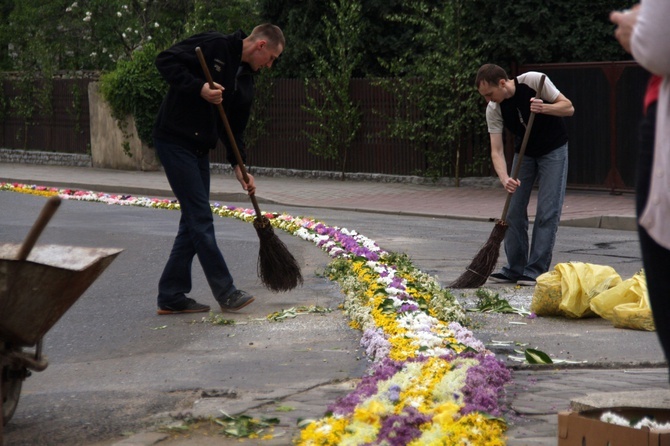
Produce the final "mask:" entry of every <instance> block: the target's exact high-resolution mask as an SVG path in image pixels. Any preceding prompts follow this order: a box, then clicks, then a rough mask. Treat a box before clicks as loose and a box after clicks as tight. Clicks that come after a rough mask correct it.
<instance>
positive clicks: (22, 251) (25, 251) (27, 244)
mask: <svg viewBox="0 0 670 446" xmlns="http://www.w3.org/2000/svg"><path fill="white" fill-rule="evenodd" d="M60 202H61V199H60V197H59V196H58V195H54V196H53V197H51V198H49V199H48V200H47V202H46V203H45V204H44V207H43V208H42V212H40V215H39V216H38V217H37V220H35V223H33V227H32V228H30V232H29V233H28V236H27V237H26V239H25V240H24V241H23V243H22V244H21V247H20V248H19V253H18V254H17V255H16V260H20V261H23V260H26V259H27V258H28V255H29V254H30V251H32V250H33V246H35V243H36V242H37V239H38V238H39V237H40V235H42V231H44V228H45V227H46V226H47V223H49V220H51V217H53V216H54V214H55V213H56V211H57V210H58V206H60Z"/></svg>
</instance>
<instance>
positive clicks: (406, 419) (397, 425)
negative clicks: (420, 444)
mask: <svg viewBox="0 0 670 446" xmlns="http://www.w3.org/2000/svg"><path fill="white" fill-rule="evenodd" d="M429 421H430V417H429V416H427V415H424V414H422V413H421V412H419V411H418V410H416V409H415V408H414V407H411V406H409V407H405V409H403V411H402V412H401V413H400V415H390V416H388V417H386V418H384V420H382V427H381V429H380V430H379V434H378V435H377V440H376V442H375V444H383V445H389V446H405V445H406V444H409V443H411V442H412V440H414V439H416V438H419V437H420V436H421V429H420V426H421V425H422V424H425V423H427V422H429Z"/></svg>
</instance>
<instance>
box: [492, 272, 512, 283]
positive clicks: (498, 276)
mask: <svg viewBox="0 0 670 446" xmlns="http://www.w3.org/2000/svg"><path fill="white" fill-rule="evenodd" d="M489 280H490V281H491V282H495V283H516V280H512V279H510V278H509V277H507V276H506V275H504V274H503V273H494V274H491V275H490V276H489Z"/></svg>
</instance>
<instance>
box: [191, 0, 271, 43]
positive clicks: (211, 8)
mask: <svg viewBox="0 0 670 446" xmlns="http://www.w3.org/2000/svg"><path fill="white" fill-rule="evenodd" d="M191 3H192V4H193V12H192V13H191V14H189V16H188V18H187V21H186V23H185V24H184V35H187V36H190V35H192V34H197V33H199V32H204V31H212V30H218V31H221V32H222V33H224V34H228V33H231V32H233V31H235V30H237V29H242V30H244V31H246V32H247V33H248V32H250V31H251V30H252V29H253V27H254V26H256V25H258V24H260V23H261V22H262V20H261V18H260V16H259V13H258V5H257V3H258V2H257V1H254V0H227V1H226V2H221V1H220V0H193V1H192V2H191Z"/></svg>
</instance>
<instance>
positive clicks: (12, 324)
mask: <svg viewBox="0 0 670 446" xmlns="http://www.w3.org/2000/svg"><path fill="white" fill-rule="evenodd" d="M59 205H60V198H58V197H52V198H50V199H49V200H48V201H47V203H46V205H45V206H44V208H43V209H42V212H41V214H40V216H39V217H38V219H37V221H36V222H35V224H34V225H33V227H32V229H31V231H30V233H29V234H28V237H27V238H26V239H25V241H24V242H23V244H21V245H16V244H0V370H1V372H2V373H1V374H0V396H1V397H2V411H1V412H0V445H1V444H2V431H3V426H4V425H5V424H6V423H7V422H8V421H9V420H10V419H11V418H12V415H13V414H14V411H15V410H16V407H17V405H18V402H19V396H20V394H21V386H22V383H23V381H24V380H25V379H26V378H27V377H28V376H30V374H31V371H36V372H41V371H43V370H44V369H46V368H47V366H48V361H47V358H46V356H44V355H43V354H42V339H43V338H44V335H45V334H46V333H47V332H48V331H49V330H50V329H51V328H52V327H53V326H54V324H56V322H57V321H58V320H59V319H60V318H61V316H63V315H64V314H65V312H66V311H67V310H68V309H69V308H70V307H71V306H72V305H73V304H74V303H75V302H76V301H77V299H79V297H80V296H81V295H82V294H83V293H84V291H86V289H87V288H88V287H89V286H90V285H91V284H92V283H93V282H94V281H95V280H96V279H97V278H98V276H100V274H102V272H103V271H104V270H105V269H106V268H107V267H108V266H109V264H110V263H111V262H112V261H113V260H114V258H116V256H117V255H118V254H119V253H120V252H121V251H122V250H120V249H113V248H84V247H73V246H61V245H40V246H34V245H35V242H36V241H37V238H38V237H39V235H40V234H41V232H42V230H43V229H44V227H45V226H46V224H47V223H48V221H49V220H50V219H51V217H52V216H53V214H54V213H55V212H56V210H57V208H58V206H59Z"/></svg>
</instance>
